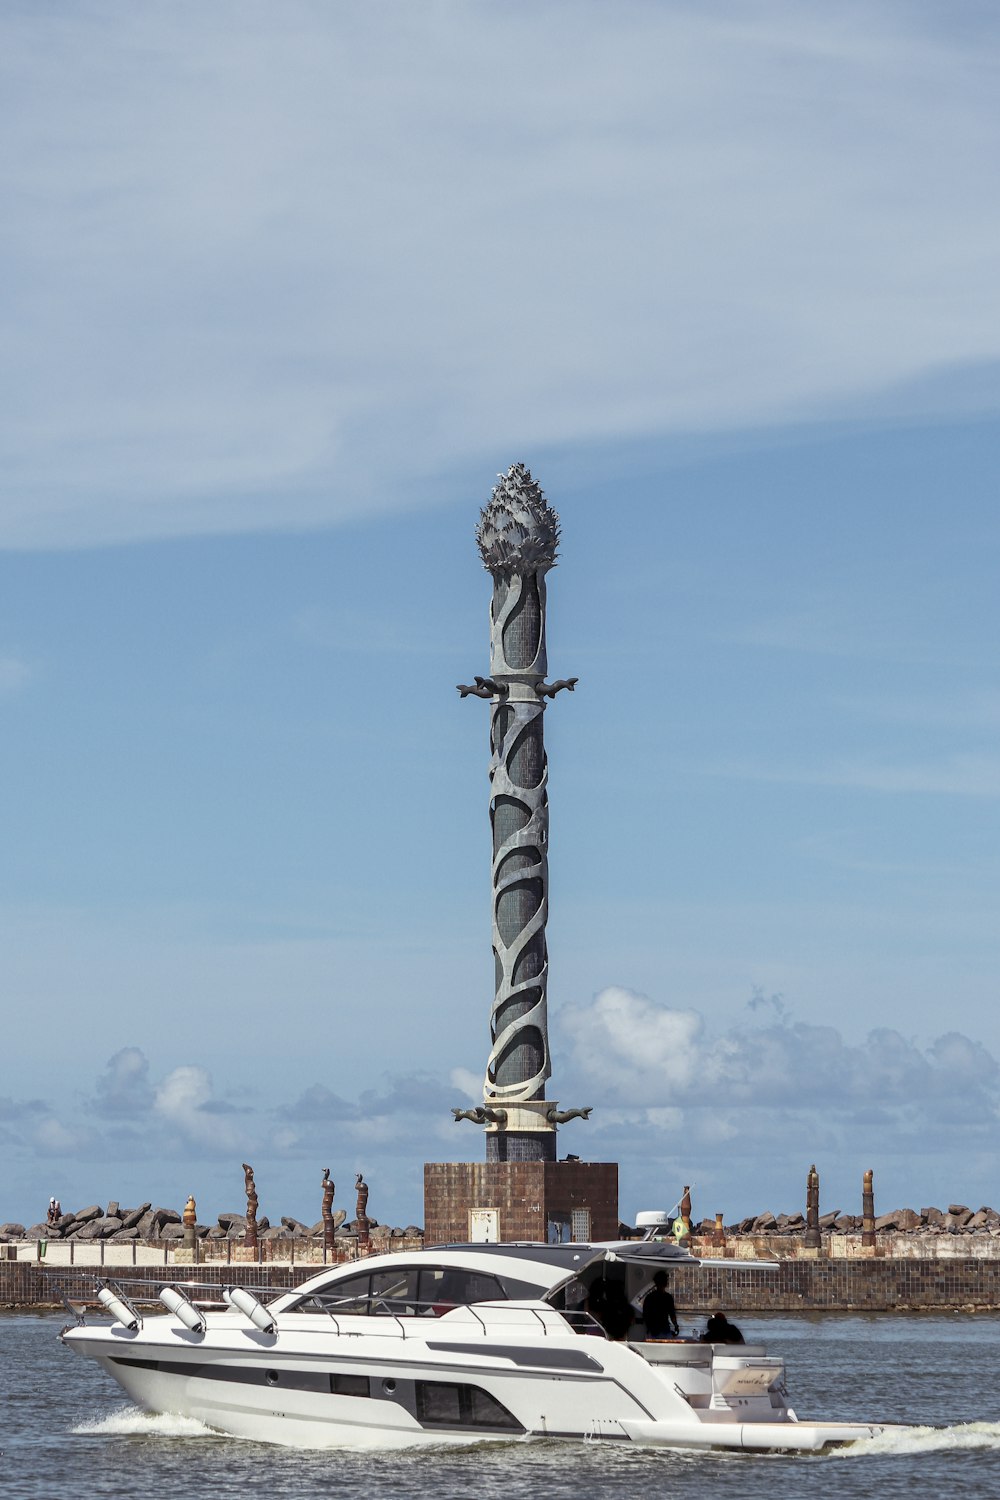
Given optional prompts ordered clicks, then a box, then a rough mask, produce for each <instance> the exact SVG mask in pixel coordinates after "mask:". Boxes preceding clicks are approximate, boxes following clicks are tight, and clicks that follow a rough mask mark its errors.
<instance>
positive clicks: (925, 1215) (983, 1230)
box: [694, 1203, 1000, 1240]
mask: <svg viewBox="0 0 1000 1500" xmlns="http://www.w3.org/2000/svg"><path fill="white" fill-rule="evenodd" d="M819 1228H820V1233H821V1234H826V1235H836V1234H860V1233H861V1229H862V1218H861V1215H860V1214H845V1213H841V1211H840V1209H839V1208H835V1209H831V1211H830V1212H829V1213H825V1214H821V1215H820V1219H819ZM714 1229H715V1220H714V1219H703V1220H702V1221H701V1223H700V1225H697V1226H696V1227H695V1231H694V1232H695V1234H696V1235H698V1236H699V1237H700V1238H708V1237H710V1236H711V1234H712V1232H713V1231H714ZM805 1230H806V1221H805V1215H804V1214H773V1213H761V1214H756V1215H751V1216H750V1217H749V1218H746V1219H740V1220H738V1221H737V1222H736V1223H734V1224H727V1225H726V1226H725V1234H726V1237H727V1238H731V1237H733V1236H737V1235H750V1236H753V1237H754V1238H760V1237H762V1236H767V1235H781V1236H788V1237H791V1238H793V1239H794V1238H795V1237H796V1236H799V1235H804V1234H805ZM875 1232H876V1234H880V1235H888V1234H891V1235H896V1236H898V1235H906V1236H909V1237H912V1238H915V1239H923V1240H927V1239H936V1238H939V1237H940V1236H941V1235H963V1236H965V1235H982V1236H987V1235H988V1236H990V1237H991V1238H994V1239H998V1238H1000V1213H998V1212H997V1210H996V1209H994V1208H988V1207H983V1208H978V1209H971V1208H969V1207H968V1206H967V1205H966V1204H964V1203H949V1205H948V1207H947V1208H946V1209H942V1208H921V1209H914V1208H897V1209H894V1210H893V1211H892V1213H887V1214H880V1215H879V1216H878V1217H877V1218H876V1219H875Z"/></svg>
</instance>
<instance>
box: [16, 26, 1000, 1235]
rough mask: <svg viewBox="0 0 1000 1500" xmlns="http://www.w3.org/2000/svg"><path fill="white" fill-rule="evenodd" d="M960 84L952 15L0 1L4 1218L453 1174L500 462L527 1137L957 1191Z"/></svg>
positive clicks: (844, 1194)
mask: <svg viewBox="0 0 1000 1500" xmlns="http://www.w3.org/2000/svg"><path fill="white" fill-rule="evenodd" d="M998 67H1000V17H998V14H997V11H996V9H995V7H992V6H988V5H984V4H979V3H972V0H951V3H948V4H944V3H924V4H921V3H916V4H914V3H905V4H904V3H898V4H897V3H891V0H865V3H864V4H851V3H838V4H835V5H829V4H820V3H813V0H796V3H794V4H792V3H782V0H750V3H740V4H735V3H733V4H726V3H708V4H705V3H701V0H699V3H697V4H695V3H691V4H686V3H681V0H659V3H656V0H641V3H633V0H619V3H618V4H616V5H615V6H613V7H612V6H607V5H604V4H589V3H586V0H574V3H572V4H570V3H568V0H566V3H559V0H536V3H532V4H521V3H518V0H514V3H505V4H503V5H498V4H486V3H474V0H466V3H427V4H424V5H421V6H413V5H409V4H403V3H392V0H385V3H380V4H378V5H369V4H361V3H354V0H343V3H336V4H330V3H320V0H287V3H286V4H284V5H282V6H281V7H278V8H275V7H274V6H272V5H269V4H262V3H254V0H240V3H236V0H215V3H214V4H213V5H211V6H204V5H201V4H193V3H191V4H189V3H185V0H175V3H172V4H171V5H169V6H155V7H138V6H132V5H128V4H124V3H113V0H107V3H101V0H93V3H86V0H77V3H58V0H53V3H51V4H46V5H44V6H40V5H37V4H35V3H33V0H32V3H22V4H19V3H17V0H11V3H9V4H7V5H5V6H4V7H3V8H2V12H0V70H2V87H0V99H2V104H0V112H2V128H0V140H2V141H3V143H4V144H3V147H2V155H0V194H2V198H0V210H2V211H0V286H2V288H3V293H2V305H3V324H4V333H3V338H2V340H0V429H2V430H0V452H2V462H0V830H2V846H0V1005H2V1012H3V1039H4V1046H3V1050H2V1053H0V1220H3V1219H11V1220H16V1221H20V1222H22V1223H25V1224H30V1223H33V1222H35V1221H36V1220H38V1219H39V1218H41V1217H43V1215H44V1209H45V1205H46V1203H47V1200H48V1197H49V1195H50V1193H55V1194H56V1195H57V1196H59V1197H60V1198H61V1200H62V1203H63V1205H64V1207H70V1208H76V1207H82V1206H84V1205H85V1204H89V1203H91V1202H105V1201H107V1200H109V1199H116V1200H118V1201H120V1202H121V1203H123V1204H126V1205H128V1206H131V1205H132V1204H133V1203H139V1202H142V1201H144V1200H146V1199H151V1200H153V1201H154V1202H156V1203H162V1204H164V1205H166V1206H174V1207H180V1206H181V1205H182V1204H183V1201H184V1199H185V1198H186V1197H187V1195H188V1193H190V1192H193V1193H194V1194H195V1196H196V1198H197V1200H198V1206H199V1211H200V1216H201V1217H202V1218H203V1219H206V1220H210V1219H212V1218H214V1216H215V1214H216V1213H217V1212H219V1211H224V1210H229V1211H231V1210H233V1209H238V1208H240V1207H241V1206H242V1202H243V1196H242V1170H241V1166H240V1163H241V1162H242V1161H251V1162H252V1163H253V1164H254V1166H255V1169H256V1175H257V1183H258V1191H259V1194H260V1199H261V1213H267V1214H269V1215H270V1216H271V1217H272V1219H276V1218H277V1217H278V1216H280V1215H281V1214H294V1215H296V1216H298V1217H301V1218H303V1219H306V1220H307V1221H309V1222H312V1221H314V1220H315V1219H317V1218H318V1217H319V1204H320V1197H321V1191H320V1179H321V1174H322V1169H323V1168H324V1167H326V1166H329V1167H330V1168H331V1170H332V1173H333V1177H334V1180H335V1181H336V1182H337V1183H338V1203H339V1205H340V1206H343V1207H346V1208H347V1209H348V1211H349V1212H353V1195H352V1194H351V1192H350V1184H351V1183H352V1182H353V1176H354V1174H355V1173H356V1172H357V1171H359V1170H363V1171H364V1173H365V1175H366V1178H367V1180H368V1181H369V1183H370V1185H371V1199H370V1209H371V1212H372V1214H373V1215H374V1216H375V1217H376V1218H379V1219H381V1220H382V1221H383V1222H391V1223H394V1224H401V1225H405V1224H407V1223H418V1224H419V1223H421V1222H422V1204H421V1196H422V1174H421V1164H422V1163H423V1162H424V1161H425V1160H430V1161H434V1160H463V1159H469V1160H473V1159H478V1158H480V1157H481V1155H482V1151H483V1143H482V1140H481V1136H480V1133H479V1132H478V1131H477V1130H476V1128H475V1127H473V1126H471V1125H469V1124H460V1125H456V1124H455V1123H454V1121H453V1119H452V1116H451V1113H450V1111H451V1108H452V1106H458V1105H462V1106H466V1105H468V1104H469V1103H470V1102H473V1101H475V1100H476V1099H477V1098H478V1097H481V1094H480V1089H481V1078H482V1073H483V1070H484V1067H485V1061H486V1055H487V1052H488V1016H489V1007H490V1001H491V998H492V993H491V992H492V957H491V953H490V899H489V872H490V858H489V826H488V782H487V765H488V733H487V718H488V710H487V708H486V705H485V704H482V703H479V702H477V701H476V700H466V701H464V702H463V701H460V699H459V697H458V694H457V693H456V692H455V684H456V683H458V682H465V681H469V680H470V679H471V676H472V675H473V674H474V673H476V672H479V673H484V672H485V671H486V669H487V663H488V655H487V652H488V627H487V608H488V601H489V592H490V582H489V578H488V576H487V575H486V574H485V573H484V572H483V570H482V568H481V566H480V565H479V560H478V556H477V553H476V548H475V543H474V529H475V523H476V520H477V517H478V510H479V507H480V506H481V505H483V504H485V503H486V502H487V500H488V499H489V495H490V491H491V488H492V485H493V484H494V483H495V477H496V475H497V473H499V472H501V471H503V470H505V469H506V468H507V467H509V465H510V464H512V463H514V462H516V461H524V462H525V463H527V464H528V465H529V466H530V468H531V470H532V473H533V474H534V476H535V478H536V479H537V480H538V481H539V483H541V485H542V486H543V488H544V489H545V492H546V494H547V496H548V498H549V500H550V502H551V503H552V504H553V505H554V506H555V507H556V509H557V510H558V511H559V512H560V515H561V517H562V523H563V546H562V550H561V556H560V561H559V565H558V567H557V569H556V570H555V572H554V573H553V574H552V575H551V578H550V582H549V661H550V672H551V675H552V676H553V677H568V676H578V677H579V679H580V680H579V684H578V687H577V689H576V691H575V693H574V694H573V695H569V694H562V695H561V696H560V697H559V698H558V699H557V700H556V701H555V702H554V703H553V704H552V705H551V708H550V710H549V711H548V712H547V716H546V731H547V744H548V750H549V758H550V765H549V774H550V802H551V847H550V870H551V916H550V922H549V932H548V936H549V955H550V990H549V1005H550V1029H551V1044H552V1052H553V1059H554V1076H553V1079H552V1083H551V1086H550V1097H552V1098H554V1099H558V1100H559V1101H560V1102H561V1104H562V1105H563V1106H564V1107H566V1106H572V1105H592V1106H593V1110H594V1112H593V1116H592V1118H591V1119H590V1121H588V1122H586V1123H579V1122H578V1123H573V1124H571V1125H569V1126H566V1127H564V1128H563V1130H562V1131H561V1133H560V1149H561V1150H562V1151H563V1152H564V1153H565V1152H574V1153H576V1154H580V1155H583V1156H584V1157H585V1158H586V1157H589V1158H590V1159H594V1160H617V1161H618V1162H619V1163H620V1177H621V1212H622V1215H623V1217H624V1218H626V1219H628V1220H632V1219H634V1214H635V1213H636V1212H637V1211H638V1210H640V1209H643V1208H654V1207H670V1206H671V1205H672V1204H673V1203H674V1202H675V1200H676V1198H677V1197H678V1196H679V1193H680V1190H681V1188H682V1186H683V1185H684V1184H685V1183H691V1184H692V1185H693V1187H692V1194H693V1198H694V1204H695V1212H696V1215H697V1216H700V1215H701V1214H702V1213H704V1214H714V1213H715V1212H716V1211H717V1210H722V1211H723V1212H724V1214H725V1217H726V1220H727V1222H729V1221H731V1220H733V1219H736V1218H739V1217H742V1216H743V1215H744V1214H748V1213H751V1212H756V1211H758V1210H763V1209H765V1208H770V1209H772V1210H773V1211H776V1212H777V1211H782V1210H783V1211H793V1210H795V1209H801V1207H802V1206H803V1202H804V1194H805V1178H806V1172H807V1170H808V1168H809V1166H810V1164H811V1163H812V1162H813V1161H815V1162H816V1164H817V1166H818V1168H819V1170H820V1174H821V1182H822V1207H823V1209H824V1210H827V1209H832V1208H840V1209H842V1210H843V1211H845V1212H860V1192H861V1176H862V1172H863V1171H864V1169H865V1168H867V1167H872V1168H874V1170H875V1183H876V1194H877V1201H878V1202H879V1205H880V1208H883V1209H888V1208H895V1207H899V1206H903V1205H904V1204H905V1205H909V1206H913V1207H917V1208H919V1207H922V1206H926V1205H929V1204H935V1205H939V1206H940V1205H944V1206H947V1203H948V1202H949V1201H956V1200H957V1201H961V1202H965V1203H968V1204H970V1205H972V1206H974V1207H978V1206H979V1204H981V1203H993V1204H998V1203H1000V1182H998V1181H997V1168H996V1157H997V1152H996V1143H997V1133H998V1115H1000V1063H998V1059H1000V1006H998V1003H997V1002H998V999H1000V993H998V989H1000V986H998V958H1000V951H998V949H1000V922H998V915H1000V912H998V905H1000V902H998V897H1000V857H998V848H1000V841H998V833H1000V826H998V824H1000V819H998V804H1000V751H998V745H997V735H998V730H1000V670H998V650H997V648H998V644H1000V643H998V626H1000V608H998V605H997V586H996V579H997V575H998V571H1000V506H998V503H997V484H996V474H997V468H998V459H1000V425H998V420H997V418H998V408H1000V278H998V277H997V274H996V265H997V260H998V253H1000V203H998V198H997V194H996V190H995V189H996V162H997V160H998V159H1000V140H998V136H1000V113H998V110H997V105H996V98H997V76H998Z"/></svg>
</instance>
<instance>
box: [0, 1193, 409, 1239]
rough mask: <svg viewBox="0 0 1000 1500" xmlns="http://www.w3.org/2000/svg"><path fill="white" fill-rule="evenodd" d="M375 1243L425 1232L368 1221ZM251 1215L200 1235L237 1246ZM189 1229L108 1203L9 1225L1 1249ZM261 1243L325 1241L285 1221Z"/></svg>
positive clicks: (341, 1226)
mask: <svg viewBox="0 0 1000 1500" xmlns="http://www.w3.org/2000/svg"><path fill="white" fill-rule="evenodd" d="M346 1218H347V1215H346V1213H345V1212H344V1210H343V1209H340V1210H339V1211H338V1212H337V1213H335V1214H334V1216H333V1222H334V1226H335V1228H336V1233H337V1239H338V1240H353V1239H356V1238H357V1234H358V1226H357V1223H356V1221H352V1222H351V1223H349V1224H348V1223H346V1222H345V1220H346ZM369 1226H370V1234H371V1238H372V1240H393V1239H403V1238H406V1237H413V1236H416V1237H420V1236H422V1235H423V1230H422V1229H419V1228H418V1227H417V1226H416V1225H415V1224H408V1225H407V1226H406V1228H405V1229H390V1228H389V1227H388V1226H387V1225H383V1224H376V1223H375V1222H374V1221H373V1220H369ZM246 1228H247V1221H246V1215H245V1214H241V1213H221V1214H219V1216H218V1219H217V1221H216V1223H214V1224H196V1225H195V1235H196V1236H197V1238H198V1239H199V1240H208V1241H215V1240H233V1241H238V1242H239V1243H241V1244H242V1242H243V1237H244V1235H245V1234H246ZM183 1238H184V1225H183V1223H182V1222H181V1215H180V1214H179V1213H178V1212H177V1210H176V1209H174V1208H154V1207H153V1205H152V1204H151V1203H143V1204H141V1205H140V1206H139V1207H138V1208H122V1207H121V1206H120V1205H119V1204H118V1203H109V1204H108V1205H107V1207H106V1208H102V1207H101V1206H100V1204H99V1203H92V1204H91V1205H90V1206H89V1207H88V1208H81V1209H80V1210H79V1211H78V1212H77V1213H67V1214H63V1215H62V1216H61V1217H60V1218H58V1219H57V1220H56V1222H55V1223H54V1224H47V1223H41V1224H32V1225H31V1227H30V1228H29V1229H26V1228H25V1227H24V1225H23V1224H15V1223H13V1222H8V1223H6V1224H0V1243H6V1242H7V1241H10V1240H26V1241H30V1240H82V1241H84V1242H86V1241H87V1240H109V1241H111V1242H112V1243H114V1244H122V1243H125V1242H131V1241H132V1240H137V1241H140V1242H143V1241H147V1240H156V1241H161V1240H178V1241H180V1240H183ZM257 1238H258V1240H289V1239H292V1240H320V1241H322V1238H323V1220H322V1219H320V1220H318V1221H317V1223H315V1224H303V1223H302V1221H301V1220H300V1219H293V1218H290V1217H282V1219H281V1222H280V1223H279V1224H275V1225H272V1224H271V1222H270V1220H269V1219H268V1218H266V1217H262V1218H260V1219H258V1220H257Z"/></svg>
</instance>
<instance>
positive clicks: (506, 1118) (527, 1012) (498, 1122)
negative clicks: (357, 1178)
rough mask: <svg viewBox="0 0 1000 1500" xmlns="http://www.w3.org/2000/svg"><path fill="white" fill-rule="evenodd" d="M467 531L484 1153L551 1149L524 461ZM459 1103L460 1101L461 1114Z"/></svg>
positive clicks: (535, 661) (537, 653)
mask: <svg viewBox="0 0 1000 1500" xmlns="http://www.w3.org/2000/svg"><path fill="white" fill-rule="evenodd" d="M476 540H477V542H478V543H479V551H480V555H481V557H482V560H483V567H484V568H486V569H487V571H488V572H489V573H490V574H491V575H492V578H493V600H492V604H491V607H490V675H489V677H477V678H476V679H475V686H474V687H469V686H466V685H465V684H461V685H460V686H459V692H460V693H461V694H462V696H463V697H468V696H470V695H472V696H475V697H480V698H488V699H489V700H490V752H491V760H490V826H491V829H492V833H493V962H494V968H495V993H494V998H493V1010H492V1014H491V1016H490V1035H491V1038H492V1043H493V1045H492V1048H491V1051H490V1055H489V1060H488V1062H487V1065H486V1078H485V1081H484V1084H483V1107H482V1110H481V1111H473V1112H471V1113H472V1114H473V1116H474V1118H476V1119H481V1120H482V1122H483V1123H485V1124H486V1159H487V1161H554V1160H555V1157H556V1124H557V1123H558V1116H559V1111H558V1109H557V1107H556V1105H555V1104H554V1103H553V1102H551V1101H549V1100H546V1098H545V1082H546V1079H548V1078H549V1077H550V1076H551V1073H552V1066H551V1062H550V1059H549V1037H548V1016H547V1009H546V1002H547V987H548V953H547V951H546V946H545V924H546V922H547V920H548V914H549V863H548V843H549V800H548V790H547V783H548V766H547V764H546V759H545V734H544V731H545V724H544V714H545V700H546V698H553V697H555V695H556V693H557V692H559V691H560V689H561V688H564V687H565V688H569V689H571V690H572V688H573V687H574V686H575V684H576V678H575V677H574V678H571V679H569V680H565V681H563V682H559V683H552V684H547V683H546V681H545V674H546V671H547V669H548V662H547V658H546V650H545V605H546V587H545V575H546V574H547V573H548V571H549V569H550V568H553V567H555V563H556V555H557V548H558V545H559V517H558V515H557V514H556V512H555V511H554V510H552V509H551V507H550V506H549V504H548V502H547V501H546V499H545V496H544V495H543V493H542V491H541V489H540V488H539V486H538V485H537V484H536V483H535V481H534V480H533V479H532V477H531V474H530V473H529V472H528V470H527V469H526V468H525V466H524V464H514V465H513V466H512V467H511V468H510V469H508V471H507V473H506V474H501V475H500V476H499V483H498V484H497V485H496V487H495V488H494V490H493V495H492V497H491V499H490V502H489V504H488V505H487V506H486V507H485V509H484V510H483V512H482V514H481V516H480V519H479V526H478V527H477V529H476ZM465 1113H466V1112H460V1114H462V1115H464V1114H465Z"/></svg>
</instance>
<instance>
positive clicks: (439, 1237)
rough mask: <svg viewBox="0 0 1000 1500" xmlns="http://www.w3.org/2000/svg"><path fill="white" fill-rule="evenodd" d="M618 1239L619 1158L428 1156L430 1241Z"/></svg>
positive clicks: (426, 1190) (426, 1193) (426, 1180)
mask: <svg viewBox="0 0 1000 1500" xmlns="http://www.w3.org/2000/svg"><path fill="white" fill-rule="evenodd" d="M617 1238H618V1163H617V1162H590V1161H487V1162H465V1161H452V1162H427V1163H426V1164H425V1166H424V1244H425V1245H427V1246H431V1245H447V1244H466V1243H468V1242H469V1241H470V1240H471V1241H479V1242H490V1243H494V1242H496V1243H503V1244H510V1243H512V1242H514V1241H517V1240H534V1241H541V1242H542V1243H545V1242H553V1243H557V1242H559V1241H570V1240H581V1241H585V1240H613V1239H617Z"/></svg>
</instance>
